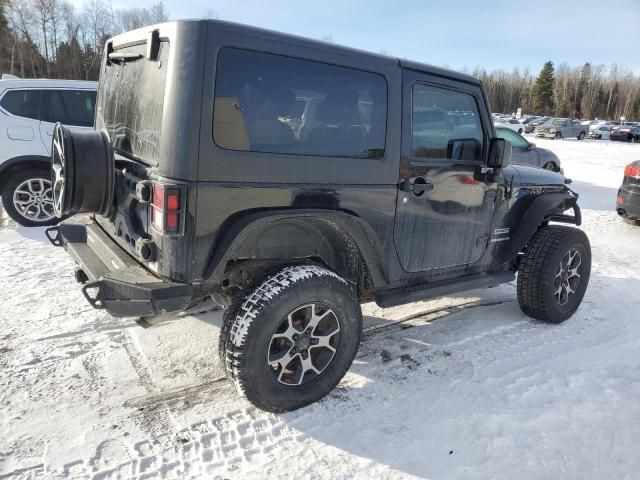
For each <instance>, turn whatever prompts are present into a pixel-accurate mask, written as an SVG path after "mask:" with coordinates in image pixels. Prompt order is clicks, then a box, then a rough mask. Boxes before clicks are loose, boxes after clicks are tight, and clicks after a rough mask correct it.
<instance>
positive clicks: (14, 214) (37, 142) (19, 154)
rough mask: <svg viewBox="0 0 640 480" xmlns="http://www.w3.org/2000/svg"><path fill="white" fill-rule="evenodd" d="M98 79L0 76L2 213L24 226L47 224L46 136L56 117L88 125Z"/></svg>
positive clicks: (48, 152) (77, 125) (49, 213)
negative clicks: (47, 78) (44, 78)
mask: <svg viewBox="0 0 640 480" xmlns="http://www.w3.org/2000/svg"><path fill="white" fill-rule="evenodd" d="M97 88H98V83H97V82H83V81H76V80H22V79H14V78H11V79H6V78H5V77H3V79H2V80H0V192H1V193H2V203H3V204H4V209H5V210H6V212H7V214H9V216H10V217H11V218H12V219H13V220H15V221H16V222H18V223H20V224H21V225H25V226H37V225H52V224H54V223H56V222H57V218H56V217H55V215H54V213H53V198H52V194H51V173H50V172H51V166H50V165H51V160H50V155H51V143H52V142H51V136H52V134H53V126H54V125H55V123H56V122H61V123H63V124H65V125H68V126H71V127H73V128H74V129H75V128H77V129H92V128H93V121H94V116H95V115H94V113H95V104H96V91H97Z"/></svg>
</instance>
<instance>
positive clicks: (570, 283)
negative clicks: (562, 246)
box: [553, 249, 582, 305]
mask: <svg viewBox="0 0 640 480" xmlns="http://www.w3.org/2000/svg"><path fill="white" fill-rule="evenodd" d="M581 275H582V257H581V256H580V252H578V250H576V249H572V250H569V251H568V252H567V253H566V254H565V255H564V257H562V260H560V266H559V267H558V271H557V272H556V275H555V277H554V278H553V285H554V288H555V291H554V292H553V296H554V297H555V299H556V301H557V302H558V304H560V305H566V304H567V302H569V298H571V296H572V295H574V294H575V293H576V291H577V290H578V285H580V277H581Z"/></svg>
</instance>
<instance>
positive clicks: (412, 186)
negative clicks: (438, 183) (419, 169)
mask: <svg viewBox="0 0 640 480" xmlns="http://www.w3.org/2000/svg"><path fill="white" fill-rule="evenodd" d="M398 188H400V190H401V191H403V192H413V193H414V194H415V195H422V194H423V193H424V192H430V191H431V190H433V183H429V182H427V181H426V180H425V179H424V177H416V178H413V179H411V180H404V181H402V182H400V185H399V186H398Z"/></svg>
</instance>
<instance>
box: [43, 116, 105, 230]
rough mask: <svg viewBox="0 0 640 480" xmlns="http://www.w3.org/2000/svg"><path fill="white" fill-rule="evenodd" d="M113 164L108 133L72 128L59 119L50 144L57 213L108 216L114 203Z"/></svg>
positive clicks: (63, 215) (59, 215) (54, 204)
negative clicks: (63, 124)
mask: <svg viewBox="0 0 640 480" xmlns="http://www.w3.org/2000/svg"><path fill="white" fill-rule="evenodd" d="M114 168H115V166H114V159H113V149H112V147H111V143H110V142H109V138H108V137H107V135H106V134H105V133H103V132H97V131H89V132H82V131H75V132H71V130H69V129H68V128H66V127H64V126H62V125H61V124H60V123H56V125H55V127H54V129H53V145H52V147H51V170H52V171H51V179H52V181H53V209H54V212H55V214H56V217H58V218H62V217H65V216H69V215H75V214H77V213H98V214H100V215H103V216H108V215H109V213H110V211H111V205H112V203H113V191H114Z"/></svg>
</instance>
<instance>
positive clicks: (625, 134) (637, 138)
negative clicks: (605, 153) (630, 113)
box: [609, 126, 640, 143]
mask: <svg viewBox="0 0 640 480" xmlns="http://www.w3.org/2000/svg"><path fill="white" fill-rule="evenodd" d="M609 140H612V141H619V142H632V143H635V142H640V127H631V126H621V127H616V128H613V129H611V133H609Z"/></svg>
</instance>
